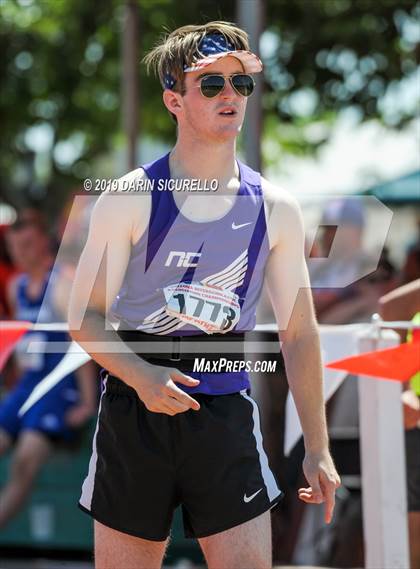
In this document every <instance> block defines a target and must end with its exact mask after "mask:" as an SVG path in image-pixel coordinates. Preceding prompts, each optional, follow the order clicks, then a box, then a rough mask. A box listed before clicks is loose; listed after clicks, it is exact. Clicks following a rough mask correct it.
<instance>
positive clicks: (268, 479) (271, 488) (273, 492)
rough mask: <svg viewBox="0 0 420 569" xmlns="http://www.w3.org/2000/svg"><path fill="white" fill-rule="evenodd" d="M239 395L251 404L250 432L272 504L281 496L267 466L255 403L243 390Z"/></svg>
mask: <svg viewBox="0 0 420 569" xmlns="http://www.w3.org/2000/svg"><path fill="white" fill-rule="evenodd" d="M240 393H241V395H242V397H244V398H245V399H247V400H248V401H249V402H250V403H251V404H252V419H253V421H254V426H253V429H252V432H253V434H254V437H255V442H256V443H257V451H258V454H259V457H260V466H261V474H262V477H263V480H264V484H265V487H266V489H267V494H268V499H269V500H270V502H272V501H273V500H275V499H276V498H278V496H279V495H280V494H281V491H280V490H279V488H278V486H277V484H276V481H275V478H274V476H273V473H272V472H271V470H270V467H269V465H268V458H267V455H266V454H265V450H264V447H263V444H262V434H261V428H260V414H259V411H258V407H257V404H256V403H255V401H254V400H253V399H252V397H250V396H249V395H248V394H247V392H246V390H245V389H243V390H242V391H241V392H240Z"/></svg>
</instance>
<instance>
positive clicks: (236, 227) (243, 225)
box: [232, 221, 252, 229]
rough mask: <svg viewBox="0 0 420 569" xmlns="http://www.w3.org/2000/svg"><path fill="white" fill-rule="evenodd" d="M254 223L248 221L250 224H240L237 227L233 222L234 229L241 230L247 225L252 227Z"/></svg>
mask: <svg viewBox="0 0 420 569" xmlns="http://www.w3.org/2000/svg"><path fill="white" fill-rule="evenodd" d="M251 223H252V221H248V223H240V224H239V225H236V223H235V222H234V221H232V229H240V228H241V227H245V226H246V225H251Z"/></svg>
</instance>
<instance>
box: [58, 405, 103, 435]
mask: <svg viewBox="0 0 420 569" xmlns="http://www.w3.org/2000/svg"><path fill="white" fill-rule="evenodd" d="M95 413H96V409H94V408H92V407H91V405H88V404H87V403H79V404H78V405H74V407H72V408H71V409H69V411H67V414H66V416H65V422H66V425H68V426H69V427H72V428H73V429H76V428H78V427H81V426H82V425H84V424H85V423H86V421H88V420H89V419H90V418H91V417H93V416H94V415H95Z"/></svg>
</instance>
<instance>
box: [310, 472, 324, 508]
mask: <svg viewBox="0 0 420 569" xmlns="http://www.w3.org/2000/svg"><path fill="white" fill-rule="evenodd" d="M306 478H307V480H308V482H309V485H310V487H311V490H312V496H313V498H314V500H318V502H317V503H320V502H323V494H322V490H321V486H320V484H319V474H318V470H315V471H314V472H313V473H306Z"/></svg>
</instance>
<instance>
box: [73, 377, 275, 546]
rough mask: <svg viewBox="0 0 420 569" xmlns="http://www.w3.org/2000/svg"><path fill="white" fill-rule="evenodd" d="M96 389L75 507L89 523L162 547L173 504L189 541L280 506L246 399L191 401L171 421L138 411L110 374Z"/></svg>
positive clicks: (133, 396)
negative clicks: (195, 405)
mask: <svg viewBox="0 0 420 569" xmlns="http://www.w3.org/2000/svg"><path fill="white" fill-rule="evenodd" d="M104 385H105V387H104V391H103V393H102V397H101V404H100V407H99V416H98V422H97V427H96V431H95V435H94V439H93V452H92V457H91V459H90V463H89V473H88V476H87V478H86V480H85V482H84V484H83V489H82V496H81V498H80V502H79V507H80V508H81V509H82V510H83V511H85V512H87V513H89V514H90V515H91V516H93V518H95V519H96V520H97V521H99V522H101V523H102V524H104V525H106V526H108V527H110V528H113V529H116V530H118V531H121V532H124V533H127V534H130V535H133V536H136V537H141V538H143V539H149V540H154V541H163V540H165V539H166V538H167V537H168V535H169V532H170V527H171V523H172V516H173V512H174V509H175V508H176V507H177V506H178V505H182V511H183V521H184V533H185V536H186V537H196V538H197V537H205V536H208V535H212V534H214V533H218V532H221V531H224V530H226V529H229V528H231V527H234V526H236V525H239V524H241V523H244V522H246V521H248V520H250V519H252V518H255V517H256V516H259V515H260V514H262V513H263V512H266V511H267V510H269V509H270V508H272V507H273V506H274V505H275V504H277V503H278V502H279V500H280V499H281V498H282V495H283V494H282V492H281V490H279V488H278V485H277V483H276V480H275V478H274V476H273V474H272V472H271V470H270V468H269V465H268V460H267V456H266V454H265V452H264V449H263V445H262V436H261V431H260V421H259V412H258V408H257V405H256V403H255V402H254V400H253V399H251V397H250V396H249V395H248V393H247V392H245V391H242V392H240V393H233V394H229V395H204V394H194V398H196V399H197V400H198V401H199V403H200V406H201V409H200V411H192V410H190V411H186V412H184V413H179V414H177V415H175V416H173V417H172V416H170V415H166V414H163V413H153V412H151V411H148V410H147V408H146V407H145V405H144V404H143V403H142V401H141V400H140V399H139V397H138V396H137V393H136V392H135V391H134V390H133V389H132V388H131V387H129V386H127V385H126V384H125V383H123V382H122V381H120V380H118V379H117V378H115V377H113V376H108V377H106V379H105V381H104Z"/></svg>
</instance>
